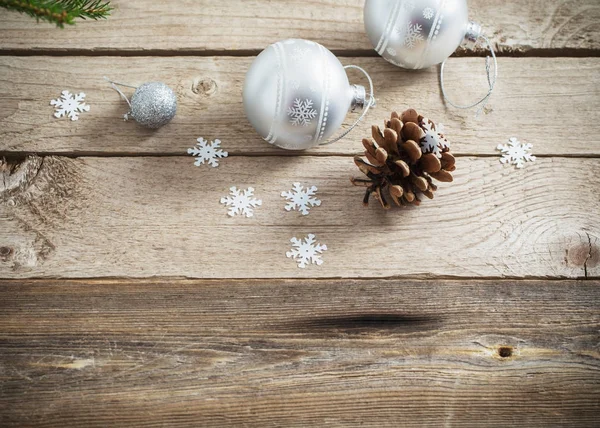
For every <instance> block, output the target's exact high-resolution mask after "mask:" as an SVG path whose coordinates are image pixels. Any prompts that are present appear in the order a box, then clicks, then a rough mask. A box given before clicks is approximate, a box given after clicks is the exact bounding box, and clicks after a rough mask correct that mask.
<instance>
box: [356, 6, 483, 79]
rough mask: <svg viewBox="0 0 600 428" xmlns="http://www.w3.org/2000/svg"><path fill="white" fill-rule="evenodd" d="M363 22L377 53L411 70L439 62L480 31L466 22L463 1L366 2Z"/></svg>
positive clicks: (473, 24) (476, 35)
mask: <svg viewBox="0 0 600 428" xmlns="http://www.w3.org/2000/svg"><path fill="white" fill-rule="evenodd" d="M364 22H365V30H366V32H367V35H368V37H369V39H370V40H371V43H372V44H373V47H375V50H376V51H377V53H379V55H381V56H382V57H383V58H385V59H386V60H387V61H389V62H391V63H392V64H394V65H397V66H399V67H403V68H411V69H419V68H426V67H429V66H432V65H434V64H439V63H441V62H442V61H444V60H445V59H446V58H448V57H449V56H450V55H451V54H452V53H453V52H454V51H455V50H456V48H458V46H459V45H460V44H461V43H463V41H465V40H467V41H468V42H474V41H475V40H476V39H477V37H478V36H479V34H480V32H481V27H480V26H479V25H478V24H475V23H471V22H469V20H468V17H467V3H466V0H366V3H365V7H364Z"/></svg>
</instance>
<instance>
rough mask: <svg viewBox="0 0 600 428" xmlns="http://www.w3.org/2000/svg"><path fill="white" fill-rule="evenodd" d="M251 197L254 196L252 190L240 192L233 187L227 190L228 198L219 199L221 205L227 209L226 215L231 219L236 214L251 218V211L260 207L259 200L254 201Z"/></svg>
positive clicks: (252, 212)
mask: <svg viewBox="0 0 600 428" xmlns="http://www.w3.org/2000/svg"><path fill="white" fill-rule="evenodd" d="M252 196H254V188H252V187H248V188H247V189H246V190H241V189H238V188H237V187H235V186H233V187H230V188H229V196H227V197H226V198H221V203H222V204H224V205H227V206H228V207H229V211H228V212H227V214H228V215H229V216H231V217H233V216H235V215H236V214H241V215H245V216H246V217H252V216H253V215H254V211H253V209H254V208H256V207H257V206H260V205H262V201H261V200H260V199H255V198H253V197H252Z"/></svg>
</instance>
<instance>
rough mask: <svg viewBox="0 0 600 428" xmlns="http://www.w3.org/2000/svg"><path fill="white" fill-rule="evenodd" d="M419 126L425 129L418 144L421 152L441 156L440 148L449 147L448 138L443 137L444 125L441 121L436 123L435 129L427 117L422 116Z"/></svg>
mask: <svg viewBox="0 0 600 428" xmlns="http://www.w3.org/2000/svg"><path fill="white" fill-rule="evenodd" d="M421 127H422V128H423V130H424V131H425V137H423V138H421V141H419V145H420V146H421V150H422V151H423V153H433V154H435V155H436V157H438V158H441V157H442V150H444V149H448V148H450V145H449V143H448V140H446V138H445V137H443V134H442V132H443V129H444V125H442V124H441V123H439V124H437V125H436V127H435V129H433V127H434V125H433V123H431V122H430V121H429V119H427V118H423V121H422V122H421Z"/></svg>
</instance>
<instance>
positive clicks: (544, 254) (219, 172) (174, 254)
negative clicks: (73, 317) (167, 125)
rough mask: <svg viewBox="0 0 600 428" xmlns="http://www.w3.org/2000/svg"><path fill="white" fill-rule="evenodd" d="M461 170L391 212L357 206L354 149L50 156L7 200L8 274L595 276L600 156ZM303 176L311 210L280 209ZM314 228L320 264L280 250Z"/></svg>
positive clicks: (4, 270)
mask: <svg viewBox="0 0 600 428" xmlns="http://www.w3.org/2000/svg"><path fill="white" fill-rule="evenodd" d="M31 162H36V160H35V159H33V160H31ZM26 164H27V162H26ZM457 167H458V170H457V172H456V174H455V182H454V183H452V184H447V183H446V184H444V183H443V184H442V185H441V187H440V189H439V191H438V192H437V193H436V197H435V199H434V200H425V201H424V202H423V204H422V205H421V207H418V208H409V209H405V210H400V209H397V210H391V211H387V212H386V211H383V210H382V209H381V207H380V206H378V203H377V202H376V201H372V202H373V203H372V204H371V206H370V207H369V208H368V209H366V208H364V207H363V206H362V204H361V202H362V196H363V189H362V188H358V187H353V186H351V184H350V182H349V178H350V177H351V176H359V175H360V173H358V169H357V168H356V167H355V166H354V163H353V161H352V158H350V157H333V156H331V157H309V156H304V157H274V156H273V157H243V156H234V157H230V158H227V159H225V160H224V161H223V162H221V165H220V166H219V168H217V169H213V168H209V167H203V168H198V167H195V166H194V165H193V159H192V158H187V157H160V158H156V157H134V158H78V159H70V158H63V157H46V158H44V159H43V163H42V164H41V166H40V167H39V168H38V170H37V172H36V173H35V175H34V176H33V178H32V179H31V180H30V181H29V182H28V184H27V185H22V186H20V187H18V188H17V189H16V190H8V191H6V192H4V194H3V195H2V202H1V203H0V222H1V224H2V227H0V247H2V248H3V251H4V253H5V256H4V258H3V259H0V277H6V278H16V277H75V278H79V277H106V276H110V277H115V276H122V277H149V276H185V277H202V278H222V277H228V278H229V277H235V278H245V277H249V278H267V277H277V278H278V277H290V278H295V277H390V276H396V275H399V276H407V275H409V276H435V277H444V276H460V277H505V276H508V277H519V278H521V277H528V276H535V277H570V278H574V277H585V276H588V277H594V276H598V275H599V274H600V252H599V250H598V247H599V243H598V240H599V238H600V198H598V194H597V193H596V192H595V191H593V189H596V188H598V186H599V185H600V182H599V179H600V178H599V177H600V159H572V158H542V159H539V160H538V161H537V162H536V163H534V164H530V165H528V166H527V167H526V168H524V169H523V170H515V169H514V168H512V167H505V166H503V165H501V164H500V163H499V162H498V159H497V158H459V159H458V162H457ZM15 171H18V168H17V169H15ZM575 171H576V173H575ZM32 175H33V173H32ZM294 181H300V182H301V183H303V184H305V185H316V186H317V187H318V188H319V193H318V196H319V198H320V199H321V200H322V201H323V203H322V205H321V206H320V207H317V208H314V209H313V210H312V211H311V213H310V215H308V216H302V215H301V214H300V213H298V212H286V211H285V210H284V206H285V201H284V199H283V198H281V196H280V193H281V192H282V191H284V190H289V189H290V188H291V187H292V183H293V182H294ZM230 186H237V187H238V188H247V187H250V186H251V187H254V188H255V189H256V192H255V193H256V197H257V198H259V199H261V200H262V201H263V205H262V207H259V208H257V209H256V211H255V216H254V217H253V218H246V217H240V216H237V217H234V218H231V217H228V216H227V209H226V207H225V206H224V205H222V204H220V203H219V200H220V198H221V197H224V196H226V195H227V194H228V189H229V187H230ZM24 187H25V188H26V189H25V190H24V191H23V190H21V189H22V188H24ZM308 233H315V234H316V235H317V237H318V238H319V240H320V241H321V242H323V243H325V244H326V245H327V246H328V248H329V250H328V251H327V252H326V253H325V254H324V260H325V263H324V264H323V265H322V266H311V267H309V268H307V269H298V268H297V267H296V264H295V263H294V262H293V261H292V260H290V259H287V258H286V257H285V252H286V251H289V249H290V243H289V240H290V238H292V237H293V236H297V237H304V236H306V235H307V234H308Z"/></svg>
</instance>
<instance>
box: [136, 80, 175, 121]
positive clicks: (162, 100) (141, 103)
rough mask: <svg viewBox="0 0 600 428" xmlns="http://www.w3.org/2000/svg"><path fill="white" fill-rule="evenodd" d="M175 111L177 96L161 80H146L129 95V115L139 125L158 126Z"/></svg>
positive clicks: (169, 118)
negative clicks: (146, 81)
mask: <svg viewBox="0 0 600 428" xmlns="http://www.w3.org/2000/svg"><path fill="white" fill-rule="evenodd" d="M176 112H177V97H176V96H175V93H174V92H173V90H172V89H171V88H169V87H168V86H167V85H165V84H164V83H162V82H148V83H144V84H143V85H141V86H140V87H138V88H137V89H136V90H135V92H134V94H133V96H132V97H131V117H133V118H134V119H135V121H136V122H138V123H139V124H140V125H144V126H147V127H148V128H154V129H156V128H160V127H161V126H163V125H166V124H167V123H169V122H170V121H171V119H173V117H174V116H175V113H176Z"/></svg>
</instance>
